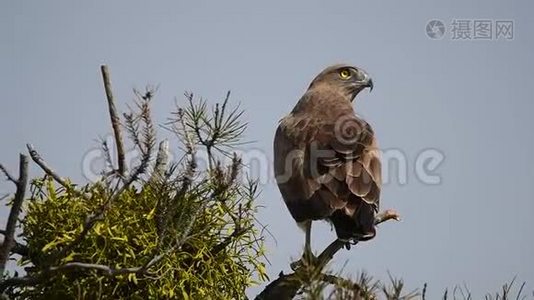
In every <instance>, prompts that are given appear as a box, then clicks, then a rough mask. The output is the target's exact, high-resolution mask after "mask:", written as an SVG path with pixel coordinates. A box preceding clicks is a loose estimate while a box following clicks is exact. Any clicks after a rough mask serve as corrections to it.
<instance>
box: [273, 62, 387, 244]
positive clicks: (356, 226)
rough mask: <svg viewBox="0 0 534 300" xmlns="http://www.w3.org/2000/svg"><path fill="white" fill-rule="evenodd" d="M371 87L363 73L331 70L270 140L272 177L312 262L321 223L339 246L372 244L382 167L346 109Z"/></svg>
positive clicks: (362, 126)
mask: <svg viewBox="0 0 534 300" xmlns="http://www.w3.org/2000/svg"><path fill="white" fill-rule="evenodd" d="M365 88H369V90H372V89H373V81H372V80H371V78H370V77H369V75H368V74H367V73H366V72H365V71H364V70H362V69H360V68H357V67H353V66H350V65H346V64H342V65H334V66H330V67H328V68H326V69H325V70H323V71H322V72H321V73H319V75H317V76H316V77H315V79H314V80H313V81H312V82H311V84H310V85H309V87H308V90H307V91H306V92H305V93H304V95H303V96H302V97H301V98H300V100H299V101H298V102H297V104H296V105H295V107H294V108H293V110H292V111H291V113H289V115H287V116H285V117H284V118H283V119H282V120H280V124H279V126H278V129H277V130H276V134H275V138H274V170H275V176H276V181H277V184H278V187H279V189H280V192H281V194H282V197H283V199H284V202H285V204H286V206H287V208H288V209H289V212H290V213H291V215H292V217H293V218H294V219H295V221H296V222H297V223H298V225H299V226H300V227H301V228H302V229H304V231H305V233H306V240H305V247H304V254H305V255H306V253H308V254H309V255H311V246H310V239H311V237H310V236H311V223H312V221H313V220H327V221H329V222H330V223H331V224H332V225H333V226H334V228H335V231H336V234H337V237H338V239H340V240H342V241H346V242H357V241H364V240H369V239H371V238H373V237H374V236H375V227H374V217H375V213H376V212H377V211H378V204H379V198H380V187H381V182H382V179H381V163H380V156H379V150H378V145H377V141H376V138H375V135H374V133H373V130H372V128H371V126H370V125H369V124H368V123H367V122H365V121H364V120H363V119H362V118H361V117H359V116H357V115H356V114H355V111H354V109H353V107H352V102H353V101H354V98H355V97H356V95H357V94H358V93H359V92H361V91H362V90H363V89H365Z"/></svg>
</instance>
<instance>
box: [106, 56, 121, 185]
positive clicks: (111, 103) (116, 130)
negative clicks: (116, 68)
mask: <svg viewBox="0 0 534 300" xmlns="http://www.w3.org/2000/svg"><path fill="white" fill-rule="evenodd" d="M100 70H101V71H102V79H103V81H104V89H105V90H106V97H107V99H108V109H109V116H110V118H111V126H112V127H113V134H114V136H115V145H116V146H117V160H118V167H119V169H118V170H117V171H118V173H119V175H120V176H121V177H122V176H124V173H125V172H126V165H125V162H124V144H123V141H122V132H121V128H120V118H119V116H118V114H117V108H116V107H115V98H114V97H113V91H112V89H111V79H110V75H109V70H108V66H106V65H102V66H100Z"/></svg>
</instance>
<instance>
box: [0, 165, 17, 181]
mask: <svg viewBox="0 0 534 300" xmlns="http://www.w3.org/2000/svg"><path fill="white" fill-rule="evenodd" d="M0 171H2V173H4V175H5V176H6V177H7V180H9V181H11V182H13V183H14V184H15V185H16V184H17V179H15V177H13V175H11V174H10V173H9V171H8V170H7V169H6V167H4V166H3V165H2V164H0Z"/></svg>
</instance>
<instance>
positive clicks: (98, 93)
mask: <svg viewBox="0 0 534 300" xmlns="http://www.w3.org/2000/svg"><path fill="white" fill-rule="evenodd" d="M533 6H534V5H533V4H532V1H527V0H524V1H460V0H455V1H424V2H422V1H402V2H400V1H380V2H379V1H328V2H326V1H292V2H287V1H286V2H283V1H279V2H277V1H263V2H256V3H255V4H253V3H252V1H224V2H222V1H218V2H215V1H214V2H212V3H208V2H206V1H195V2H194V3H193V2H191V3H187V4H186V3H183V2H180V1H168V2H159V3H153V2H151V3H150V4H148V3H147V2H144V1H105V2H104V1H86V2H78V3H76V4H75V3H73V2H72V1H63V2H60V1H47V2H46V3H45V2H43V1H25V2H18V1H17V2H15V1H9V2H8V1H4V2H2V3H1V4H0V41H1V42H0V90H1V91H2V95H1V99H0V101H1V102H0V103H1V106H0V140H1V143H2V146H1V147H0V160H1V161H2V163H4V164H5V165H7V166H9V167H10V168H11V169H12V170H16V164H17V159H18V153H19V152H21V151H24V150H25V148H24V145H25V143H26V142H31V143H33V144H34V145H35V146H36V147H37V149H39V151H40V152H41V153H42V155H43V156H44V157H45V158H46V159H47V161H48V162H49V163H50V164H52V165H53V166H54V167H55V168H56V169H57V170H58V171H59V172H60V173H61V174H62V175H63V176H70V177H72V178H74V179H76V180H84V177H83V174H82V167H81V166H82V161H83V157H84V154H85V153H87V152H88V151H90V150H91V149H93V148H94V147H95V146H96V143H95V141H94V139H95V138H96V137H98V136H99V135H105V134H108V133H110V128H109V126H108V123H107V117H108V116H107V111H106V106H105V98H104V93H103V90H102V87H101V78H100V73H99V65H100V64H103V63H106V64H108V65H109V66H110V68H111V72H112V77H113V84H114V89H115V93H116V95H117V97H118V99H119V100H120V103H121V107H122V108H124V107H125V104H126V103H127V102H128V101H129V100H130V99H131V98H132V93H131V89H132V88H133V87H143V86H144V85H145V84H147V83H154V84H159V86H160V88H159V92H158V95H157V99H156V102H155V107H154V113H155V117H156V119H157V120H158V121H159V122H161V123H163V122H164V121H165V119H166V118H167V116H168V115H169V111H170V110H171V109H172V108H173V101H174V100H173V99H174V97H175V96H177V97H178V98H179V99H181V95H182V93H183V92H184V91H185V90H190V91H193V92H195V93H196V94H198V95H202V96H204V97H206V98H208V99H210V100H218V99H220V98H222V97H223V96H224V94H225V92H226V91H227V90H228V89H231V90H232V92H233V98H232V99H234V100H235V101H236V102H237V101H239V102H241V104H242V107H243V108H244V109H245V110H246V118H247V120H248V121H249V122H250V127H249V130H248V132H247V138H248V139H250V140H255V141H256V142H255V143H254V144H251V145H248V146H246V147H244V148H243V149H242V150H244V151H250V150H251V149H254V150H255V151H260V152H262V153H265V155H266V157H267V158H269V159H270V158H271V157H272V153H271V152H272V150H271V148H272V147H271V143H272V138H273V134H274V130H275V128H276V125H277V121H278V120H279V119H280V118H281V117H282V116H283V115H285V114H286V113H287V112H288V111H289V110H290V109H291V108H292V107H293V105H294V104H295V103H296V101H297V100H298V98H299V97H300V95H301V94H302V93H303V91H304V90H305V88H306V87H307V85H308V83H309V81H310V80H311V79H312V78H313V77H314V76H315V74H316V73H318V72H319V71H320V70H321V69H322V68H323V67H325V66H327V65H330V64H333V63H338V62H348V63H352V64H355V65H357V66H361V67H363V68H365V69H366V70H367V71H368V72H369V73H370V74H371V75H372V77H373V80H374V82H375V90H374V91H373V93H371V94H368V93H364V94H363V95H362V96H361V97H359V99H358V101H357V103H356V109H357V111H358V112H359V113H360V114H361V115H363V116H364V117H365V118H366V119H367V120H368V121H369V122H370V123H371V124H373V126H374V128H375V130H376V132H377V135H378V138H379V141H380V144H381V146H382V147H383V148H384V149H396V150H397V151H399V152H402V153H404V155H405V157H406V158H407V166H408V173H407V183H406V184H399V183H398V182H396V181H395V180H392V181H391V182H389V183H388V184H386V185H385V186H384V189H383V198H382V202H381V203H382V207H383V208H386V207H393V208H396V209H397V210H398V211H400V213H401V214H402V216H403V221H402V222H400V223H389V224H385V225H384V226H382V227H380V229H379V232H378V236H377V237H376V239H374V240H372V241H371V242H368V243H365V244H362V245H359V246H358V247H356V248H354V249H353V250H351V251H343V252H340V253H339V254H338V255H337V256H336V257H335V262H334V263H333V264H332V268H333V269H340V268H341V267H342V266H343V265H344V264H345V263H346V262H347V265H346V266H345V268H344V273H345V274H357V272H358V271H359V270H362V269H365V270H367V271H368V272H369V273H371V274H373V275H375V276H376V277H377V278H380V279H387V271H390V272H391V273H392V274H393V275H395V276H400V277H403V278H404V279H405V281H406V283H407V285H408V287H410V288H416V287H421V286H422V285H423V283H424V282H428V283H429V291H430V296H431V298H432V299H435V298H436V297H437V296H438V295H439V294H441V293H442V292H443V290H444V289H445V288H447V287H449V288H450V287H452V286H454V285H456V284H464V283H467V284H468V285H469V286H470V287H471V289H472V291H473V292H474V295H475V298H479V297H481V296H482V295H483V293H484V292H486V291H495V290H497V289H498V288H499V286H500V285H501V284H503V283H505V282H507V281H509V280H510V279H511V278H512V277H513V276H516V275H517V276H518V279H519V280H526V281H528V285H527V290H528V291H532V290H533V289H534V268H533V266H534V256H533V255H532V253H534V235H533V234H532V228H533V227H534V218H533V217H532V214H533V213H534V184H533V179H534V158H533V156H532V155H533V153H534V135H533V134H532V129H533V128H534V119H533V118H532V116H531V114H532V112H533V111H534V102H533V99H532V84H533V82H534V75H533V74H534V72H533V71H532V70H534V61H533V59H532V53H534V32H533V30H534V19H533V18H532V11H533V8H534V7H533ZM431 19H440V20H442V21H443V22H444V23H445V27H446V29H447V31H446V33H445V36H444V37H443V39H441V40H433V39H430V38H428V36H427V35H426V33H425V26H426V24H427V22H428V21H429V20H431ZM453 19H467V20H475V19H476V20H479V19H485V20H490V21H492V22H493V23H492V24H493V25H494V26H495V23H494V21H496V20H513V21H514V28H513V30H514V38H513V40H502V39H501V40H495V39H493V40H453V39H452V36H451V34H452V33H451V32H450V30H451V29H452V28H451V26H452V24H451V23H452V21H453ZM494 30H495V28H494ZM529 99H530V100H529ZM428 148H433V149H437V150H438V151H439V152H440V153H443V155H444V156H445V160H444V161H443V162H442V163H441V164H440V165H439V167H438V169H437V170H436V171H435V173H437V174H439V175H440V176H441V180H442V181H441V183H440V184H438V185H429V184H425V183H424V182H422V181H421V180H420V179H419V178H418V177H417V176H415V172H414V168H415V165H416V164H415V160H416V158H417V156H418V154H419V153H421V151H424V150H425V149H428ZM32 170H33V172H34V174H37V171H38V170H37V169H36V168H35V167H33V169H32ZM262 188H263V193H262V195H261V197H260V199H259V202H260V204H261V205H263V206H264V208H263V209H261V211H260V215H259V218H260V220H261V222H262V223H264V224H265V225H268V229H269V230H270V232H271V233H272V235H273V236H274V237H275V238H276V240H274V239H273V238H272V237H270V236H268V237H267V242H268V243H267V246H268V250H269V253H268V257H269V260H270V261H271V262H272V265H271V266H269V273H270V274H271V275H272V276H273V277H275V276H276V274H278V273H279V272H280V271H281V270H282V269H283V270H288V262H290V261H291V260H292V259H294V258H296V257H298V256H299V255H300V251H301V247H302V244H303V234H302V232H300V230H299V229H298V228H297V226H296V225H295V224H294V222H293V220H292V219H291V217H290V215H289V213H288V212H287V211H286V208H285V206H284V204H283V202H282V201H281V197H280V194H279V192H278V190H277V188H276V186H275V185H274V184H273V183H272V181H269V182H267V183H266V184H264V185H263V186H262ZM9 191H11V186H10V185H9V183H7V182H1V183H0V195H1V194H3V193H6V192H9ZM6 216H7V210H6V209H5V208H4V207H2V208H1V209H0V217H1V219H2V221H4V220H5V219H6ZM2 223H3V222H2ZM333 237H334V233H333V232H331V231H330V230H329V228H328V226H326V225H325V224H322V225H319V226H316V227H315V230H314V235H313V239H314V241H313V242H314V249H316V251H319V250H320V249H322V248H323V246H324V245H326V244H327V243H328V242H329V241H331V240H332V239H333ZM256 290H257V289H253V290H251V291H250V293H251V294H254V293H255V291H256Z"/></svg>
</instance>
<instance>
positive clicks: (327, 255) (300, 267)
mask: <svg viewBox="0 0 534 300" xmlns="http://www.w3.org/2000/svg"><path fill="white" fill-rule="evenodd" d="M392 219H393V220H400V216H399V215H398V214H397V212H395V211H394V210H386V211H384V212H381V213H379V214H377V215H376V217H375V225H378V224H381V223H383V222H386V221H388V220H392ZM355 244H357V241H355V242H354V243H353V245H355ZM347 245H348V244H347V242H344V241H340V240H338V239H336V240H335V241H333V242H332V243H330V245H328V246H327V247H326V248H325V249H324V250H323V252H321V254H320V255H319V256H318V257H317V260H316V262H315V263H314V265H313V266H312V267H313V268H314V270H315V271H316V272H320V271H321V270H322V269H323V268H324V267H325V266H326V264H327V263H328V262H329V261H330V260H332V258H333V257H334V255H335V254H336V253H337V252H338V251H339V250H341V249H342V248H344V247H346V246H347ZM309 268H310V266H306V265H305V264H303V263H301V262H298V263H297V264H296V267H295V268H294V272H293V273H290V274H284V273H283V272H280V275H279V276H278V278H277V279H275V280H274V281H272V282H271V283H269V284H268V285H267V286H266V287H265V289H264V290H263V291H262V292H261V293H260V294H259V295H257V296H256V299H257V300H259V299H277V300H281V299H284V300H285V299H293V297H295V295H296V294H297V292H298V291H299V290H300V289H301V288H302V285H303V283H304V282H303V281H302V279H301V277H302V273H305V272H309V270H310V269H309ZM322 276H323V277H322V280H326V279H332V278H328V277H324V276H326V275H324V274H322Z"/></svg>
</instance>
